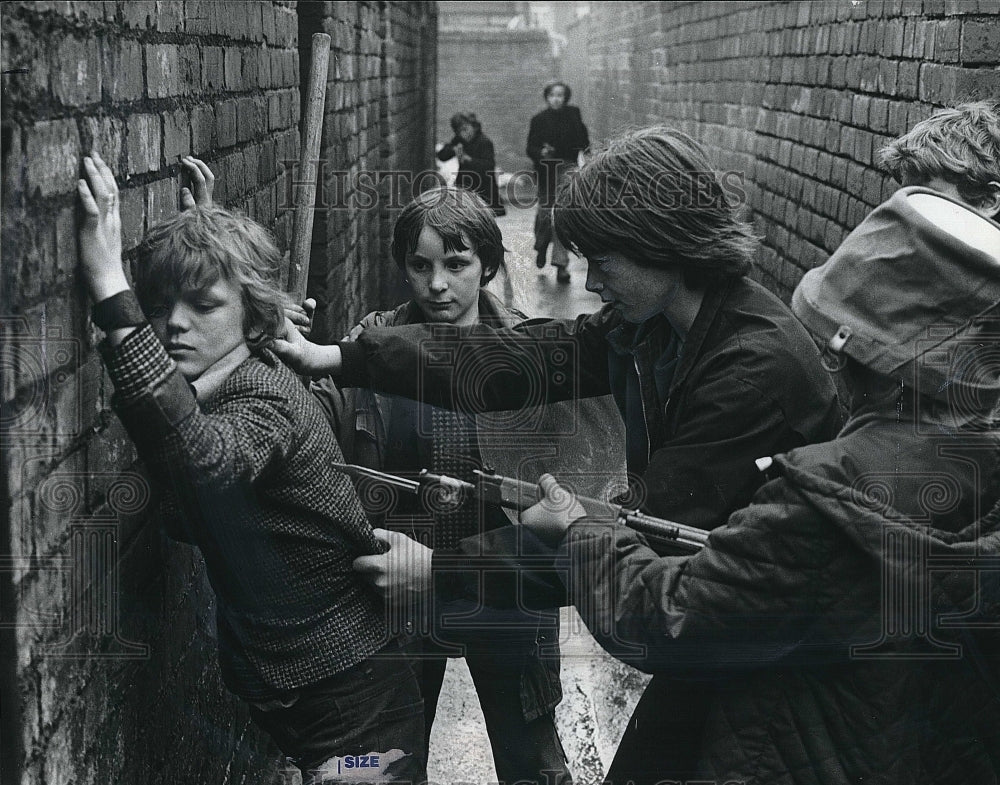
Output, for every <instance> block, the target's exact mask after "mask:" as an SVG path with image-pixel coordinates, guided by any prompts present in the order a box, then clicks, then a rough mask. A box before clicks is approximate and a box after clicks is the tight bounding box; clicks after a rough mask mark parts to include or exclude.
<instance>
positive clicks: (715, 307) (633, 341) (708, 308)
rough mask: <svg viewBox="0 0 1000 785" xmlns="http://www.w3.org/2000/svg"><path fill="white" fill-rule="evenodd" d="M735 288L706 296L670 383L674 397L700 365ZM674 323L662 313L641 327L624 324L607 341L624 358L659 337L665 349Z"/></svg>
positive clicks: (711, 291) (729, 285)
mask: <svg viewBox="0 0 1000 785" xmlns="http://www.w3.org/2000/svg"><path fill="white" fill-rule="evenodd" d="M732 287H733V282H729V283H726V284H723V285H722V286H716V287H713V288H710V289H709V290H708V291H706V292H705V297H704V299H703V300H702V301H701V308H699V309H698V315H697V316H696V317H695V319H694V322H693V323H692V324H691V329H690V330H688V334H687V335H686V336H684V349H683V351H682V352H681V357H680V364H679V365H678V367H677V370H676V371H675V372H674V378H673V380H672V382H671V384H670V395H673V393H674V391H675V390H676V389H678V388H679V387H680V386H681V385H682V384H684V381H685V379H686V378H687V376H688V374H689V373H690V372H691V369H692V368H694V366H695V365H696V364H697V361H698V358H699V356H700V355H701V349H702V346H703V345H704V343H705V339H706V337H707V336H708V332H709V330H710V329H711V327H712V325H713V324H714V322H715V319H716V317H717V316H718V314H719V311H720V310H722V305H723V303H724V302H725V301H726V298H727V297H728V296H729V292H730V290H731V289H732ZM672 329H673V328H672V327H671V326H670V322H669V321H668V320H667V318H666V317H665V316H663V315H662V314H658V315H657V316H654V317H653V318H651V319H647V320H646V321H645V322H643V323H642V324H639V325H635V324H629V323H628V322H626V321H624V320H623V321H622V322H621V324H619V325H618V326H617V327H615V328H613V329H612V330H611V331H610V332H608V334H607V341H608V344H609V345H610V346H611V348H612V349H613V350H614V351H615V352H616V353H617V354H620V355H629V354H633V353H634V351H635V349H636V347H637V346H640V345H642V344H644V343H646V342H647V341H649V340H651V339H655V338H661V339H662V343H663V345H664V346H665V345H666V344H667V343H668V342H669V336H670V331H672Z"/></svg>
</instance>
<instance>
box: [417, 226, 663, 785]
mask: <svg viewBox="0 0 1000 785" xmlns="http://www.w3.org/2000/svg"><path fill="white" fill-rule="evenodd" d="M534 215H535V209H534V207H530V208H527V209H525V208H519V207H508V214H507V215H506V216H503V217H501V218H500V219H498V223H499V224H500V228H501V230H502V231H503V237H504V244H505V245H506V247H507V249H508V250H509V251H510V253H508V254H507V257H506V264H507V268H508V274H507V277H506V278H504V277H503V276H498V278H497V280H495V281H494V282H493V283H491V284H490V288H491V290H493V291H494V292H495V293H496V294H497V295H499V296H500V297H501V298H502V299H504V300H505V301H506V302H508V303H511V304H513V306H514V307H515V308H518V309H519V310H521V311H523V312H524V313H526V314H527V315H528V316H553V317H558V318H572V317H574V316H577V315H578V314H581V313H590V312H593V311H595V310H597V309H598V308H600V307H601V300H600V297H598V296H597V295H595V294H592V293H590V292H588V291H586V289H585V288H584V283H585V281H586V270H587V265H586V262H585V261H584V260H582V259H577V258H576V257H574V256H572V255H570V264H569V272H570V276H571V280H570V282H569V283H568V284H566V283H559V282H557V281H556V270H555V268H554V267H552V266H551V264H549V265H547V266H546V267H545V268H544V269H542V270H539V269H538V268H537V267H536V266H535V251H534V248H533V244H534V237H533V234H532V225H533V221H534ZM560 645H561V649H562V687H563V694H564V698H563V701H562V703H561V704H560V705H559V706H558V708H557V709H556V720H557V724H558V728H559V735H560V738H561V740H562V743H563V747H564V749H565V751H566V756H567V758H568V760H569V766H570V770H571V771H572V773H573V777H574V782H575V783H576V785H597V784H598V783H600V782H601V780H602V778H603V776H604V774H605V772H606V771H607V767H608V765H609V764H610V763H611V759H612V757H613V756H614V751H615V748H616V747H617V744H618V741H619V739H620V738H621V735H622V733H623V732H624V730H625V725H626V723H627V722H628V718H629V716H630V715H631V713H632V709H633V708H634V707H635V704H636V702H637V701H638V699H639V696H640V695H641V693H642V690H643V688H644V686H645V684H646V682H647V681H648V677H647V676H645V675H644V674H642V673H640V672H639V671H637V670H635V669H633V668H631V667H629V666H627V665H624V664H623V663H620V662H618V661H617V660H615V659H613V658H612V657H611V656H610V655H608V654H606V653H605V652H604V651H603V650H602V649H601V648H600V647H599V646H598V645H597V643H596V642H595V641H594V639H593V638H592V637H591V636H590V634H589V633H588V632H587V629H586V627H585V626H584V624H583V622H582V620H581V619H580V617H579V616H578V615H577V613H576V611H575V610H573V609H570V608H564V609H563V611H562V624H561V641H560ZM427 774H428V779H429V780H430V782H432V783H437V784H438V785H452V783H458V782H462V783H474V784H475V785H482V784H483V783H489V782H495V781H496V773H495V771H494V769H493V756H492V754H491V752H490V744H489V738H488V737H487V735H486V727H485V724H484V722H483V715H482V711H481V710H480V708H479V701H478V699H477V697H476V691H475V688H474V686H473V684H472V678H471V677H470V675H469V671H468V668H467V667H466V665H465V661H464V660H458V659H457V660H451V661H449V663H448V671H447V674H446V675H445V681H444V686H443V687H442V690H441V698H440V701H439V703H438V711H437V718H436V720H435V722H434V728H433V730H432V732H431V739H430V760H429V761H428V769H427ZM542 783H543V785H544V780H543V781H542Z"/></svg>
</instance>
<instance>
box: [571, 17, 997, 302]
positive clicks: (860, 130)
mask: <svg viewBox="0 0 1000 785" xmlns="http://www.w3.org/2000/svg"><path fill="white" fill-rule="evenodd" d="M583 27H585V30H584V31H583V32H580V29H579V28H578V29H577V30H575V31H574V33H573V36H574V38H576V37H577V36H580V37H581V38H583V39H584V40H586V51H587V52H588V53H589V56H588V58H587V67H586V78H587V81H588V105H587V106H584V107H583V108H584V112H585V116H586V117H588V118H590V123H591V127H592V131H593V133H592V134H591V138H592V139H595V140H596V139H601V138H605V137H607V136H608V135H609V134H613V133H614V132H615V131H617V130H620V129H622V128H623V127H626V126H629V125H648V124H653V123H667V124H670V125H674V126H676V127H679V128H681V129H682V130H684V131H687V132H688V133H690V134H692V135H693V136H695V137H696V138H698V139H699V140H701V141H702V142H703V143H704V144H705V146H706V147H707V148H708V149H709V151H710V153H711V154H712V156H713V158H714V161H715V163H716V164H717V165H718V166H720V167H722V168H724V169H732V170H735V171H739V172H743V173H744V175H745V178H746V184H747V188H746V191H747V198H748V201H749V206H750V208H751V210H752V213H753V216H754V221H755V223H756V225H757V227H758V230H759V231H760V233H761V234H762V235H763V237H764V244H765V247H764V249H763V252H762V254H761V257H760V261H761V264H760V270H759V271H758V276H759V277H760V278H761V280H763V281H764V282H765V283H767V284H768V285H769V286H771V287H772V288H773V289H774V290H776V291H777V292H779V293H780V294H782V295H783V296H785V297H787V296H788V295H789V294H790V292H791V290H792V289H793V288H794V286H795V284H796V283H797V282H798V280H799V278H800V277H801V275H802V273H803V272H804V271H805V270H806V269H809V268H810V267H812V266H814V265H817V264H819V263H821V262H822V261H824V260H825V259H826V257H827V255H828V254H829V253H830V252H831V251H832V250H833V249H835V248H836V247H837V245H838V244H839V243H840V241H841V240H842V238H843V237H844V235H845V233H846V232H847V231H849V230H850V229H851V228H853V227H854V226H855V225H856V224H857V223H858V222H859V221H860V220H861V218H862V217H863V216H864V215H865V214H866V213H867V212H868V211H869V210H870V209H871V207H873V206H874V205H876V204H878V203H879V202H880V201H881V200H882V199H884V198H885V197H887V196H888V195H889V194H890V193H891V192H892V191H893V190H895V188H896V187H897V186H896V184H895V183H894V182H892V181H891V180H890V179H889V178H887V177H886V176H885V175H884V174H883V173H882V172H880V171H879V170H878V169H877V167H876V165H875V164H874V161H875V158H874V155H875V153H876V152H877V150H878V149H879V147H881V146H882V145H883V144H884V143H885V142H887V141H888V140H890V139H891V138H893V137H895V136H898V135H899V134H901V133H903V132H904V131H906V130H907V129H908V128H910V127H911V126H912V125H913V124H914V123H915V122H917V121H918V120H921V119H923V118H925V117H927V116H928V115H929V114H930V113H931V112H932V111H933V110H934V108H935V107H940V106H944V105H951V104H954V103H959V102H961V101H964V100H972V99H979V98H993V99H996V98H997V97H998V96H1000V70H998V69H997V66H998V65H1000V8H998V7H997V4H996V3H995V2H991V1H990V0H986V1H985V2H977V0H924V1H923V2H920V1H919V0H885V1H884V2H882V0H868V1H866V2H856V3H855V2H850V1H849V0H831V1H830V2H822V3H819V2H795V3H775V2H759V3H719V2H691V3H681V2H677V3H642V2H630V3H619V4H615V5H614V6H610V5H606V4H603V3H594V4H593V13H592V14H591V15H590V17H589V18H588V19H587V20H586V23H585V24H584V25H583ZM608 30H615V33H616V34H615V35H608V33H607V31H608ZM579 46H580V44H579V43H578V44H577V45H576V47H574V46H573V44H572V43H571V48H578V47H579Z"/></svg>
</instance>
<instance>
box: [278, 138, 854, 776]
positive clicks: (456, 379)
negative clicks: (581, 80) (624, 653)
mask: <svg viewBox="0 0 1000 785" xmlns="http://www.w3.org/2000/svg"><path fill="white" fill-rule="evenodd" d="M554 215H555V226H556V232H557V233H558V235H559V237H560V238H561V240H562V241H563V242H564V243H565V244H566V245H567V246H568V247H570V248H572V249H573V250H574V251H575V252H576V253H578V254H581V255H583V256H585V257H587V261H588V276H587V288H588V289H589V290H591V291H594V292H598V293H600V294H601V297H602V299H603V300H604V301H605V302H606V303H607V305H606V306H605V307H604V308H603V309H602V310H600V311H599V312H597V313H595V314H590V315H581V316H580V317H578V318H577V319H576V320H574V321H559V320H551V319H544V320H538V319H535V320H530V321H528V322H524V323H522V324H520V325H515V326H514V327H509V328H493V327H490V326H488V325H484V324H479V325H475V326H472V327H468V328H461V329H459V330H458V331H457V334H458V337H457V339H452V346H453V348H454V354H455V356H457V355H458V353H459V352H460V351H461V347H462V345H463V342H464V343H465V344H471V345H474V346H476V347H477V348H478V350H477V351H473V352H465V353H464V354H462V362H461V364H460V365H458V366H456V367H453V366H452V365H448V364H444V363H439V362H437V363H436V362H433V359H434V358H433V357H428V356H427V355H426V353H425V352H424V351H423V350H424V349H425V347H426V346H431V345H433V346H434V347H435V348H440V347H441V346H443V345H444V346H447V345H448V344H447V341H443V340H442V338H441V337H440V335H438V336H435V334H434V333H433V332H432V331H431V329H429V328H428V327H427V326H425V325H410V326H407V327H399V328H392V329H386V328H381V329H379V328H375V329H369V330H365V331H364V332H363V333H361V335H360V336H359V337H358V339H357V341H356V342H344V343H341V344H339V345H335V346H330V347H326V346H323V347H321V346H315V345H313V344H310V343H308V342H307V341H305V340H304V339H301V338H300V337H299V336H298V335H297V334H295V333H294V332H292V333H290V334H289V336H288V340H287V341H285V342H282V341H279V342H277V344H276V351H278V352H279V353H280V354H281V355H282V356H283V357H284V358H285V359H286V361H288V362H289V363H290V364H292V365H293V366H294V367H296V369H297V370H299V371H300V372H304V373H311V374H314V375H317V376H322V375H327V374H330V373H333V374H336V375H338V380H339V382H340V383H341V384H344V385H356V386H374V387H376V388H381V389H382V390H383V391H385V392H390V393H395V394H398V395H403V396H407V397H410V398H418V399H421V400H424V401H427V402H431V403H434V404H436V405H441V406H448V407H455V406H458V407H460V408H461V407H466V408H475V407H479V408H481V409H487V410H490V409H507V410H510V409H517V408H519V407H521V406H524V405H525V404H527V403H529V402H531V403H534V402H536V401H537V400H538V397H539V396H540V397H541V398H543V400H544V401H545V402H552V401H558V400H566V399H569V398H572V397H590V396H599V395H606V394H608V393H611V394H612V395H613V396H614V398H615V402H616V403H617V407H618V410H619V412H620V415H621V417H622V419H623V421H624V425H625V432H626V438H625V449H626V456H627V461H628V469H629V474H630V475H631V476H636V477H639V478H641V480H640V482H639V484H638V487H636V488H634V489H633V495H634V497H635V498H638V499H642V500H643V503H642V511H643V512H646V513H649V514H652V515H655V516H658V517H662V518H667V519H670V520H674V521H677V522H679V523H683V524H687V525H690V526H697V527H700V528H703V529H706V530H709V529H714V528H715V527H717V526H719V525H721V524H723V523H724V522H725V520H726V519H727V517H728V516H729V514H730V513H732V512H733V511H734V510H736V509H738V508H740V507H742V506H744V505H745V504H747V503H748V502H749V500H750V498H751V496H752V494H753V492H754V491H755V490H756V489H757V488H758V487H759V485H760V484H761V482H762V480H763V477H762V476H761V475H760V473H759V472H758V471H757V469H756V466H755V464H754V460H755V459H756V458H758V457H759V456H761V455H768V454H774V453H777V452H784V451H787V450H789V449H792V448H793V447H797V446H801V445H804V444H809V443H812V442H816V441H822V440H825V439H829V438H832V436H833V435H834V434H835V433H836V432H837V430H838V428H839V426H840V409H839V405H838V403H837V399H836V393H835V390H834V387H833V383H832V381H831V379H830V377H829V375H828V374H827V372H826V371H825V370H824V369H823V367H822V365H821V363H820V356H819V352H818V351H817V350H816V347H815V344H814V343H813V342H812V340H811V339H810V337H809V335H808V333H807V332H806V331H805V330H804V328H803V327H802V325H801V324H800V323H799V322H798V321H797V320H796V319H795V317H794V316H793V315H792V314H791V312H790V311H789V310H788V308H787V307H785V306H784V305H783V304H782V303H781V302H780V301H779V300H778V299H777V298H776V297H774V296H773V295H772V294H770V293H769V292H767V291H766V290H765V289H764V288H763V287H761V286H759V285H757V284H755V283H753V282H752V281H750V280H749V279H748V278H747V277H746V272H747V270H748V269H749V266H750V263H751V260H752V257H753V254H754V250H755V248H756V244H755V240H754V238H753V237H752V235H751V232H750V227H749V226H748V225H747V224H746V223H744V222H742V221H740V220H739V219H738V217H737V214H736V206H735V205H734V204H733V200H732V198H731V195H730V194H729V193H727V192H726V191H725V190H724V188H723V184H722V181H721V180H720V178H718V177H717V176H716V175H715V174H714V173H713V172H712V171H711V169H710V167H709V164H708V161H707V159H706V157H705V155H704V153H703V151H702V150H701V148H700V147H699V146H698V144H697V143H696V142H695V141H694V140H692V139H690V138H689V137H687V136H685V135H684V134H681V133H678V132H676V131H673V130H671V129H667V128H650V129H645V130H642V131H638V132H634V133H631V134H627V135H626V136H624V137H622V138H620V139H616V140H614V141H612V142H611V143H610V144H609V145H608V147H607V148H606V149H604V150H600V151H598V152H596V153H594V154H593V155H592V156H591V158H590V159H589V160H588V161H587V163H586V164H585V165H584V166H583V167H582V168H581V170H580V171H579V173H578V174H577V175H576V176H575V177H573V178H571V179H570V180H569V182H568V183H567V185H566V186H565V187H564V188H563V189H562V190H561V191H560V194H559V196H558V199H557V202H556V207H555V213H554ZM498 357H500V358H503V361H498ZM507 360H509V361H510V362H509V363H507V364H506V365H505V361H507ZM511 366H512V367H515V368H518V369H528V370H527V372H521V373H505V371H504V368H505V367H511ZM483 379H485V380H489V382H490V383H489V384H480V383H479V381H478V380H483ZM518 531H519V530H514V531H511V530H509V527H508V529H507V530H503V529H501V530H497V531H496V532H491V533H489V534H488V535H486V536H485V537H482V538H475V539H473V540H467V541H463V543H462V545H463V547H464V548H465V549H467V551H468V552H469V553H476V554H478V553H482V552H486V553H489V554H494V555H496V556H497V557H498V558H500V559H501V560H503V559H505V558H507V559H514V560H515V566H516V557H517V556H518V554H519V549H521V548H522V547H529V546H532V545H533V544H532V543H525V542H521V541H519V538H518V537H516V536H512V535H516V534H517V533H518ZM380 536H384V537H385V538H386V539H387V540H388V541H389V543H390V546H391V548H390V551H389V552H388V553H387V554H385V555H384V556H381V557H374V558H372V557H365V558H363V559H360V560H359V561H358V562H356V565H357V566H358V567H359V568H361V569H363V570H365V571H368V572H370V573H372V576H373V580H374V581H375V582H376V584H377V585H379V586H383V587H387V588H388V590H389V592H390V593H396V592H400V591H402V592H405V591H410V590H412V591H414V592H417V593H420V592H423V591H425V590H426V587H427V580H428V575H429V572H430V568H431V563H432V561H433V562H434V565H435V567H436V568H438V569H441V570H444V569H446V568H447V567H448V566H449V565H448V563H447V561H446V560H445V559H444V558H442V557H441V555H439V554H438V555H435V556H434V558H433V559H432V558H431V553H430V551H429V550H427V549H424V548H422V547H420V546H418V545H417V544H416V543H414V542H413V541H412V540H409V539H408V538H406V537H404V536H402V535H399V534H392V533H384V534H383V533H381V532H380ZM535 544H537V543H535ZM543 553H544V549H543ZM452 566H453V565H452ZM449 577H450V578H451V579H452V580H450V581H449V583H451V584H455V583H456V581H455V579H456V577H457V576H456V575H455V574H454V573H453V574H452V575H451V576H449ZM522 577H523V579H524V581H526V582H531V583H532V586H531V587H530V588H531V590H532V591H534V592H536V593H537V594H538V595H539V596H536V597H531V598H525V599H526V600H527V601H530V602H531V603H532V604H537V605H544V604H549V605H558V604H563V603H564V602H565V601H566V595H565V591H564V590H563V589H562V587H561V586H558V585H553V584H552V582H551V581H548V580H542V579H539V580H538V581H537V582H536V581H534V580H533V579H531V576H529V575H528V574H527V573H525V574H524V575H523V576H522ZM529 579H530V581H529ZM468 584H470V585H471V586H474V587H478V585H479V576H478V575H476V574H470V575H469V576H468ZM455 591H456V592H457V591H458V589H457V588H456V589H455ZM493 601H494V600H493V599H491V602H493ZM506 601H507V602H508V603H513V602H515V598H514V596H511V597H508V598H506ZM712 688H713V687H712V683H711V682H706V681H704V680H701V681H693V680H679V679H675V678H672V677H671V676H669V675H665V674H658V675H656V676H655V677H654V679H653V681H652V682H651V683H650V685H649V686H648V687H647V690H646V693H645V694H644V696H643V699H642V700H641V701H640V704H639V706H638V707H637V709H636V713H635V715H634V716H633V720H632V722H631V723H630V724H629V728H628V730H627V732H626V738H625V739H624V740H623V743H622V747H621V749H620V752H619V755H618V756H617V757H616V760H615V762H614V764H613V765H612V769H611V773H610V774H609V777H613V778H614V779H616V780H621V781H622V782H626V781H629V780H631V781H633V782H634V783H636V785H640V784H641V783H644V782H647V781H651V782H656V781H658V780H659V779H661V778H660V776H659V772H662V771H688V770H693V769H694V763H695V761H694V760H693V759H692V758H691V750H692V748H693V739H694V738H695V737H696V736H697V734H698V732H699V728H700V727H701V725H702V724H703V722H704V719H705V715H704V711H703V708H704V707H705V706H706V705H707V700H708V695H709V693H710V692H711V691H712ZM665 705H666V706H670V707H671V709H672V712H673V713H672V714H670V715H665V713H664V710H663V707H664V706H665ZM650 734H652V735H650ZM663 739H670V740H672V741H673V743H671V744H664V743H663ZM649 750H658V751H662V756H661V760H662V761H663V763H662V765H658V764H657V765H653V766H652V767H650V766H648V763H649V762H650V758H649Z"/></svg>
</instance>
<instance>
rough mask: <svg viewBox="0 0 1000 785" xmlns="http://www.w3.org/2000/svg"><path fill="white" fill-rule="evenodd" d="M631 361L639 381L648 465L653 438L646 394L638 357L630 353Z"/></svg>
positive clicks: (647, 463)
mask: <svg viewBox="0 0 1000 785" xmlns="http://www.w3.org/2000/svg"><path fill="white" fill-rule="evenodd" d="M632 362H633V363H634V364H635V378H636V379H637V380H638V381H639V405H640V406H642V429H643V430H644V431H645V432H646V465H647V466H649V461H650V458H652V457H653V454H652V446H653V440H652V439H650V437H649V418H648V417H647V416H646V396H645V395H644V394H643V389H642V374H641V373H640V372H639V358H638V357H636V356H635V355H634V354H633V355H632Z"/></svg>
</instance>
